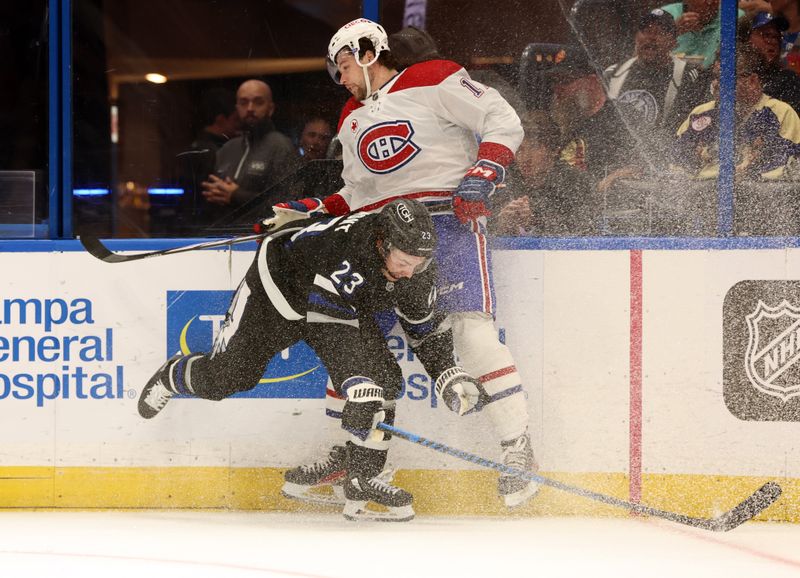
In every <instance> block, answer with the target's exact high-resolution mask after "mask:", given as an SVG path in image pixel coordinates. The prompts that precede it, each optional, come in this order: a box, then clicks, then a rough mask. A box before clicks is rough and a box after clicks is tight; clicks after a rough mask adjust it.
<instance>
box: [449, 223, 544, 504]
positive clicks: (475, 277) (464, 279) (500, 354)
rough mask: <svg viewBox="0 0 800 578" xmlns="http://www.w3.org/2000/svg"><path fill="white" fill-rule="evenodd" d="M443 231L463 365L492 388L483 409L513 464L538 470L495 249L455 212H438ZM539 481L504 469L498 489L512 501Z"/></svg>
mask: <svg viewBox="0 0 800 578" xmlns="http://www.w3.org/2000/svg"><path fill="white" fill-rule="evenodd" d="M434 221H435V222H436V224H437V234H438V235H439V247H438V249H437V261H438V263H439V274H440V282H439V292H440V305H441V307H442V308H443V309H445V310H446V311H448V312H450V316H449V317H448V320H447V324H448V325H449V326H450V327H451V328H452V330H453V344H454V347H455V350H456V354H457V355H458V359H459V362H460V364H461V366H462V367H463V368H464V369H465V370H466V371H467V372H468V373H470V374H471V375H473V376H475V377H476V378H478V379H480V380H481V382H482V384H483V387H484V389H485V390H486V392H487V394H488V403H487V404H486V405H485V407H484V411H485V412H486V413H487V414H488V416H489V419H490V421H491V422H492V425H493V428H494V430H495V434H496V435H497V437H498V438H499V441H500V447H501V450H502V452H503V461H504V463H506V464H507V465H509V466H513V467H516V468H521V469H525V470H532V471H535V470H536V468H537V465H536V462H535V460H534V458H533V451H532V449H531V444H530V437H529V435H528V431H527V428H528V422H529V416H528V408H527V401H526V395H525V392H524V388H523V384H522V379H521V377H520V375H519V373H518V372H517V369H516V366H515V365H514V359H513V357H512V355H511V352H510V351H509V349H508V347H506V345H505V344H503V343H502V342H501V341H500V339H499V336H498V333H497V330H496V328H495V327H494V322H493V319H494V311H495V295H494V286H493V280H492V272H491V261H490V253H489V250H488V244H487V239H486V237H485V235H484V233H483V228H482V227H481V226H479V225H475V224H473V227H472V230H469V229H468V228H467V227H466V226H464V225H462V224H460V223H459V222H458V221H457V219H455V217H453V216H452V215H442V216H438V217H435V218H434ZM537 490H538V485H537V484H535V483H533V482H529V481H527V480H521V479H518V478H515V477H513V476H508V475H501V476H500V478H499V480H498V493H499V494H500V496H501V497H502V498H503V500H504V501H505V503H506V505H507V506H509V507H514V506H518V505H520V504H522V503H524V502H525V501H526V500H528V499H529V498H530V497H531V496H533V495H534V494H535V493H536V491H537Z"/></svg>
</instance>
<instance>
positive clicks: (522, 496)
mask: <svg viewBox="0 0 800 578" xmlns="http://www.w3.org/2000/svg"><path fill="white" fill-rule="evenodd" d="M538 492H539V484H537V483H536V482H531V483H530V484H528V485H527V486H525V488H523V489H522V490H520V491H519V492H515V493H513V494H508V495H505V496H503V500H504V501H505V503H506V508H519V507H520V506H522V505H523V504H524V503H525V502H527V501H528V500H530V499H531V498H533V497H534V496H535V495H536V494H537V493H538Z"/></svg>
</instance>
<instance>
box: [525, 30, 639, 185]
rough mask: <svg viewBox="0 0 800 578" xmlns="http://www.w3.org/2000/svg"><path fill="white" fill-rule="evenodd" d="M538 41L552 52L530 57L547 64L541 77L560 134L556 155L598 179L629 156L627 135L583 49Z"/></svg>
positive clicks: (631, 150)
mask: <svg viewBox="0 0 800 578" xmlns="http://www.w3.org/2000/svg"><path fill="white" fill-rule="evenodd" d="M543 46H548V47H550V48H551V49H552V50H553V51H555V53H554V54H548V55H544V54H543V55H533V56H534V57H535V58H538V59H539V60H541V61H548V59H549V61H550V62H552V63H553V65H552V66H551V67H550V68H549V69H547V70H546V71H545V73H544V78H545V80H546V81H547V82H548V83H549V85H550V87H551V103H550V114H551V115H552V117H553V120H554V121H555V123H556V124H557V125H558V126H559V128H560V130H561V134H562V139H563V144H562V147H561V151H560V153H559V156H560V158H561V159H562V160H563V161H564V162H566V163H567V164H568V165H570V166H573V167H575V168H576V169H578V170H582V171H586V172H588V173H589V175H591V176H592V178H593V179H594V180H596V181H601V180H602V179H603V178H605V177H606V176H607V175H608V174H609V173H612V172H613V171H614V170H616V169H617V168H619V167H621V166H623V165H625V164H628V162H629V160H630V158H631V156H632V155H633V156H635V153H636V150H635V148H634V144H633V141H632V139H631V135H630V134H629V133H628V131H627V129H626V128H625V124H624V122H623V118H622V116H621V115H620V113H619V111H618V109H617V107H616V106H615V105H614V104H612V103H611V101H610V100H609V99H608V97H607V96H606V91H605V87H604V85H603V81H602V79H601V78H600V76H599V75H598V73H597V72H596V70H595V69H594V68H593V67H592V65H591V63H590V62H589V60H588V58H587V56H586V54H585V53H584V51H583V49H582V48H581V47H579V46H559V45H543Z"/></svg>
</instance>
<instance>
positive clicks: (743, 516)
mask: <svg viewBox="0 0 800 578" xmlns="http://www.w3.org/2000/svg"><path fill="white" fill-rule="evenodd" d="M377 428H378V429H379V430H383V431H385V432H388V433H390V434H392V435H396V436H397V437H400V438H403V439H404V440H407V441H410V442H413V443H415V444H419V445H421V446H424V447H426V448H431V449H433V450H436V451H437V452H441V453H443V454H447V455H449V456H453V457H456V458H459V459H462V460H465V461H468V462H472V463H473V464H477V465H479V466H483V467H485V468H491V469H493V470H497V471H499V472H503V473H505V474H511V475H512V476H515V477H518V478H522V479H525V480H530V481H532V482H537V483H539V484H542V485H545V486H550V487H551V488H556V489H557V490H562V491H564V492H569V493H570V494H575V495H578V496H583V497H584V498H589V499H591V500H596V501H598V502H603V503H604V504H609V505H611V506H617V507H619V508H625V509H626V510H630V511H631V512H636V513H639V514H645V515H647V516H653V517H655V518H663V519H665V520H670V521H671V522H677V523H678V524H685V525H687V526H693V527H695V528H702V529H703V530H711V531H713V532H727V531H729V530H733V529H734V528H736V527H737V526H739V525H741V524H743V523H744V522H746V521H748V520H750V519H752V518H754V517H755V516H757V515H758V514H759V513H761V512H762V511H763V510H765V509H766V508H768V507H769V506H770V505H772V504H773V503H774V502H775V500H777V499H778V497H779V496H780V495H781V487H780V486H779V485H778V484H777V483H775V482H767V483H766V484H764V485H763V486H761V487H760V488H758V489H757V490H756V491H755V492H754V493H753V494H752V495H750V496H749V497H748V498H747V499H745V500H744V501H743V502H741V503H740V504H739V505H738V506H736V507H734V508H733V509H732V510H729V511H727V512H725V513H723V514H720V515H719V516H717V517H715V518H694V517H692V516H686V515H684V514H676V513H674V512H667V511H665V510H659V509H658V508H651V507H649V506H644V505H642V504H637V503H635V502H628V501H626V500H621V499H619V498H615V497H613V496H607V495H605V494H600V493H598V492H593V491H591V490H586V489H584V488H579V487H577V486H571V485H569V484H565V483H563V482H558V481H556V480H551V479H550V478H545V477H543V476H540V475H538V474H534V473H533V472H526V471H523V470H518V469H516V468H512V467H509V466H504V465H503V464H500V463H497V462H493V461H491V460H487V459H485V458H482V457H480V456H476V455H475V454H471V453H469V452H465V451H463V450H458V449H456V448H452V447H450V446H447V445H445V444H443V443H440V442H436V441H433V440H429V439H427V438H424V437H422V436H418V435H416V434H413V433H410V432H407V431H403V430H401V429H398V428H396V427H394V426H391V425H388V424H385V423H379V424H378V425H377Z"/></svg>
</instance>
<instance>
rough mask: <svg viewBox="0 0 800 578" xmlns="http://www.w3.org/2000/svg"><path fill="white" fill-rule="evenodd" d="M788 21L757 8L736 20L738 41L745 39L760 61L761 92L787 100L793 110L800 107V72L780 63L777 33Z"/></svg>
mask: <svg viewBox="0 0 800 578" xmlns="http://www.w3.org/2000/svg"><path fill="white" fill-rule="evenodd" d="M787 26H788V23H787V22H786V20H785V19H784V18H783V17H782V16H778V17H773V16H772V15H771V14H769V13H768V12H760V13H759V14H757V15H756V17H755V18H754V19H753V20H752V21H751V20H749V19H747V18H742V19H740V20H739V26H738V37H739V42H746V43H749V44H750V46H752V47H753V48H755V49H756V50H757V51H758V53H759V54H761V58H762V59H763V61H764V63H763V64H764V65H763V66H762V67H761V71H760V72H759V74H758V76H759V77H760V78H761V85H762V88H763V90H764V93H765V94H768V95H769V96H771V97H773V98H776V99H778V100H782V101H783V102H785V103H787V104H789V105H790V106H791V107H792V108H793V109H794V110H795V112H797V111H798V110H800V76H798V75H796V74H795V73H794V72H792V71H791V70H787V69H786V68H784V66H783V65H782V63H781V34H782V32H783V31H784V30H786V27H787Z"/></svg>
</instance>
